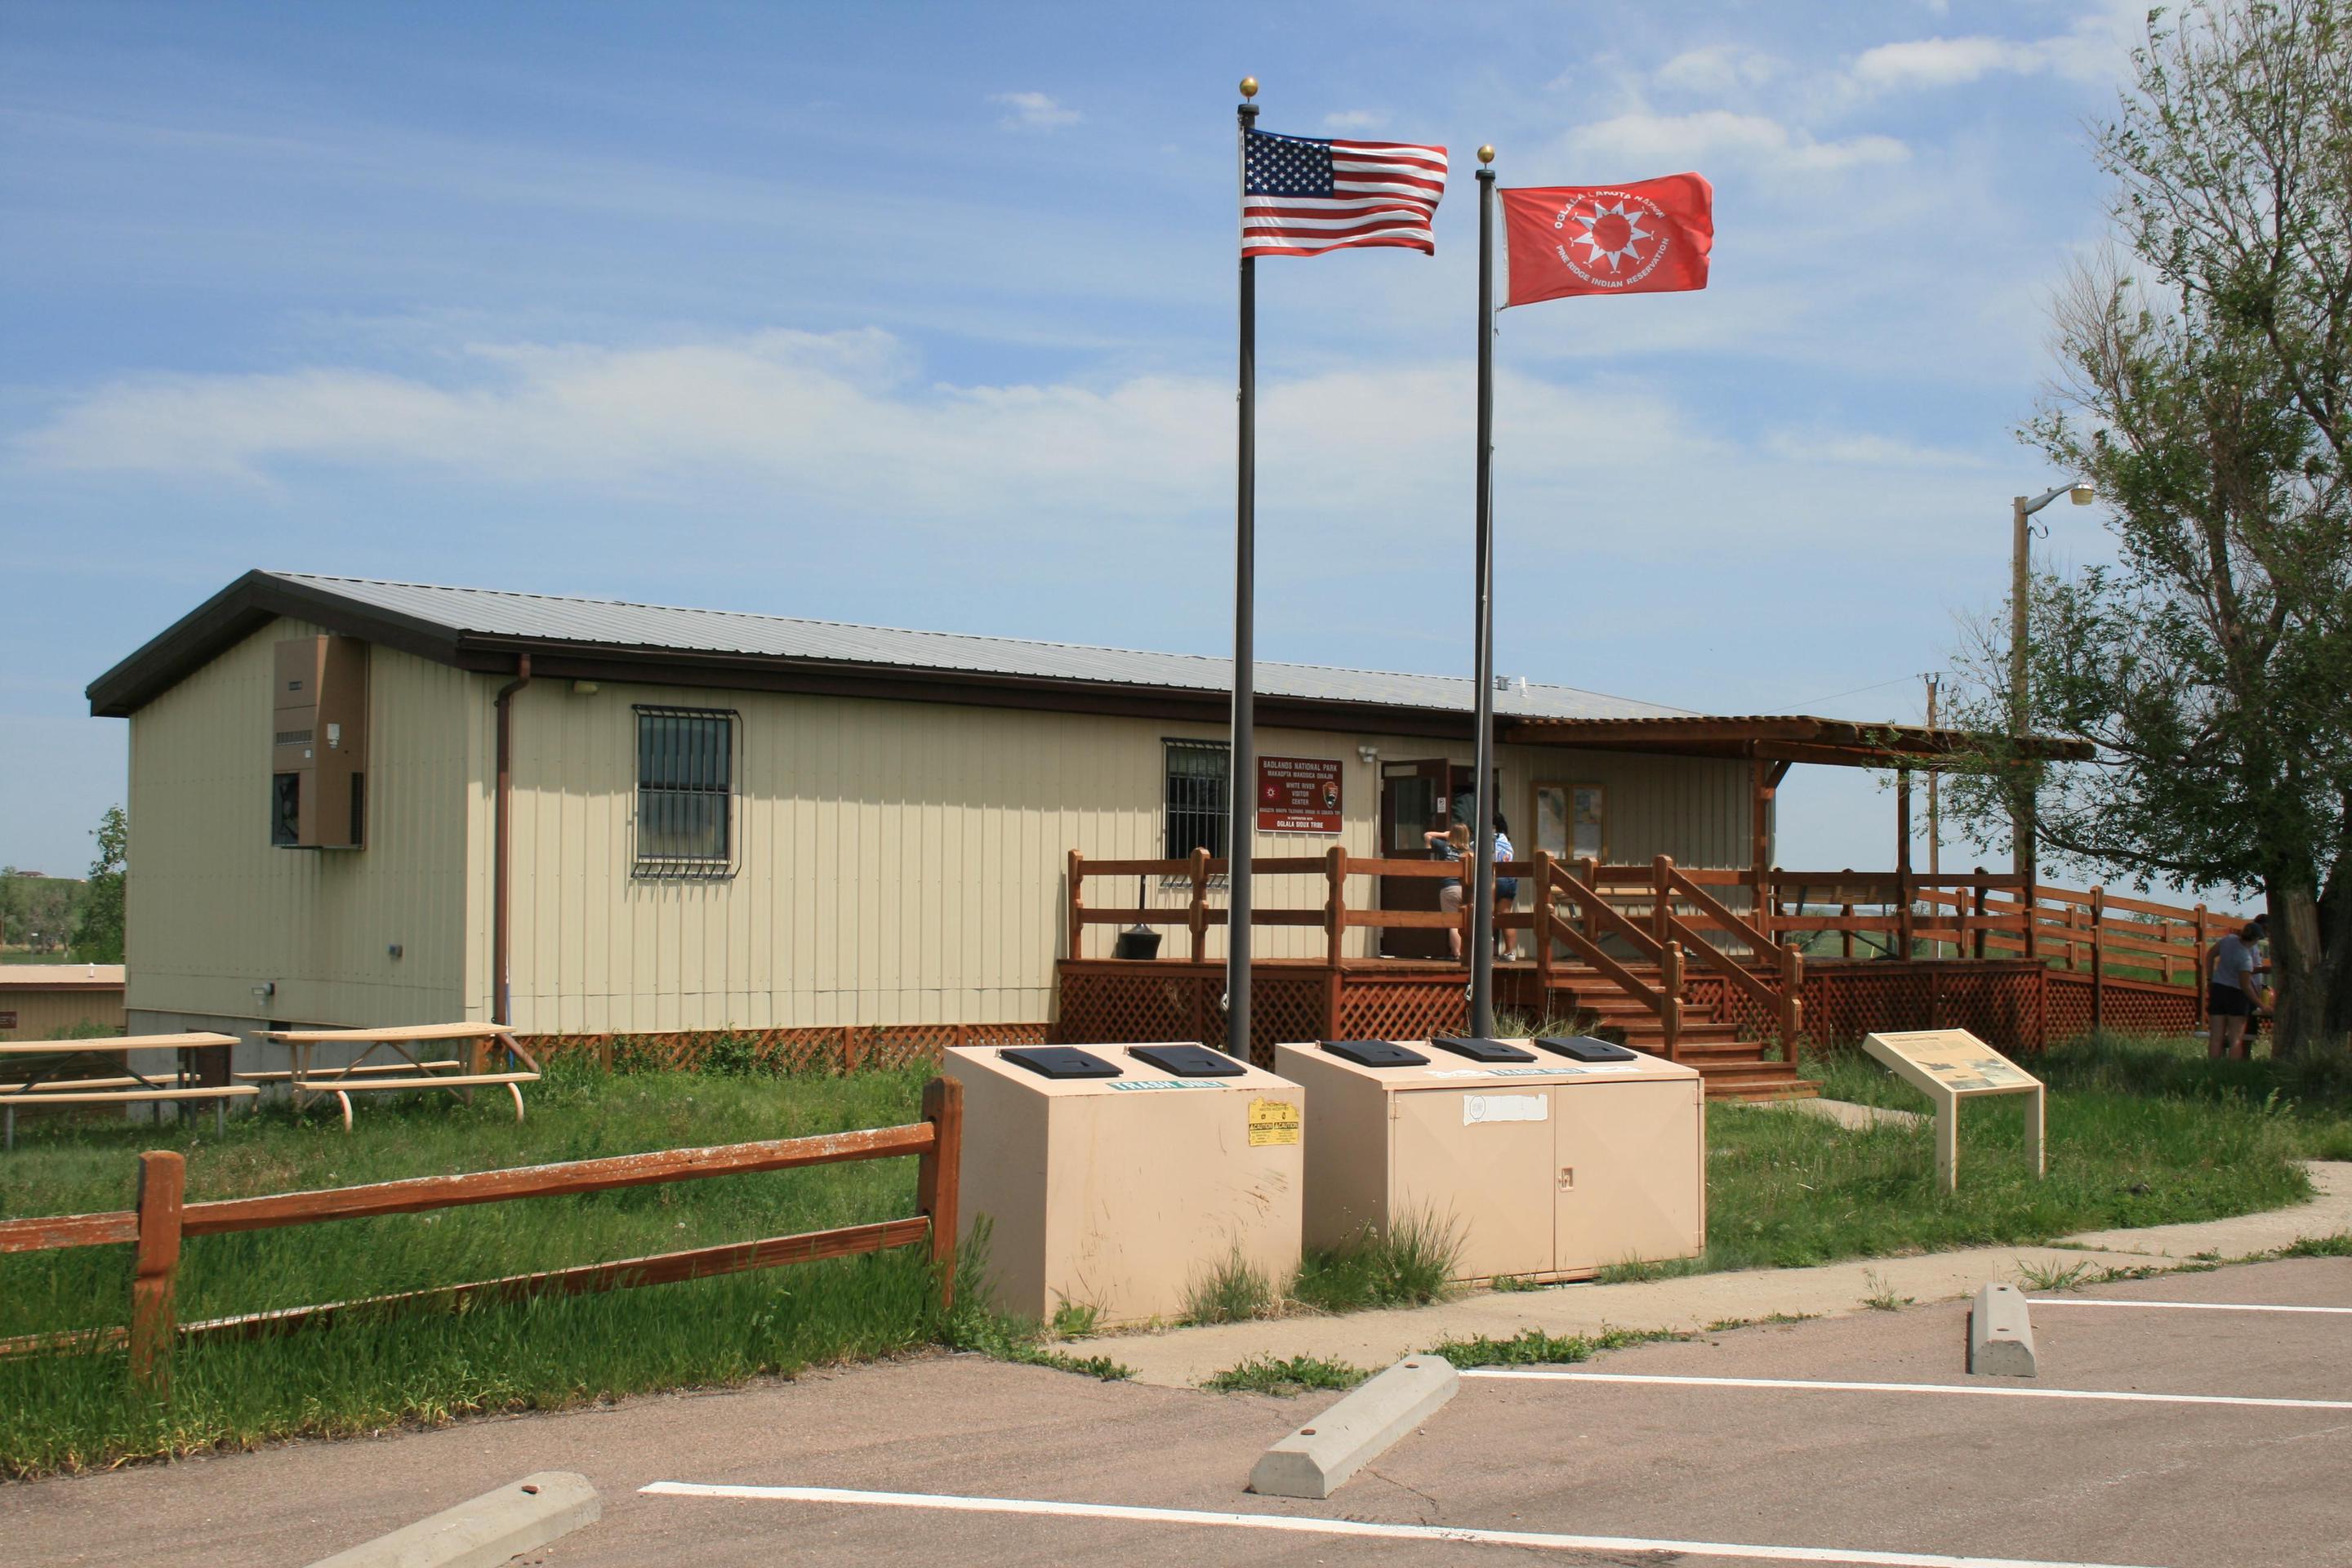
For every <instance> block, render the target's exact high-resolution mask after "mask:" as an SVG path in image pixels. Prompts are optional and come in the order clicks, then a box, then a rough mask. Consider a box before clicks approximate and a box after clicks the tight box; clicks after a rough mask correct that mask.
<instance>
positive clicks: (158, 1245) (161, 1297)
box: [131, 1150, 188, 1399]
mask: <svg viewBox="0 0 2352 1568" xmlns="http://www.w3.org/2000/svg"><path fill="white" fill-rule="evenodd" d="M187 1187H188V1163H187V1162H186V1161H185V1160H184V1159H182V1158H181V1157H180V1156H179V1155H177V1154H174V1153H173V1152H171V1151H169V1150H152V1151H150V1152H147V1153H144V1154H142V1155H140V1156H139V1249H138V1254H137V1257H136V1259H135V1260H134V1262H133V1264H132V1266H131V1382H133V1383H134V1384H138V1385H139V1386H140V1387H141V1388H142V1389H143V1390H145V1391H146V1392H147V1393H148V1394H152V1395H153V1396H154V1397H156V1398H158V1399H167V1398H169V1397H171V1393H172V1342H173V1340H174V1339H175V1338H176V1337H177V1335H178V1332H179V1314H178V1311H177V1310H176V1308H175V1306H174V1304H173V1293H174V1291H175V1290H176V1289H178V1285H179V1272H180V1208H181V1205H182V1204H183V1202H184V1200H185V1198H186V1196H187Z"/></svg>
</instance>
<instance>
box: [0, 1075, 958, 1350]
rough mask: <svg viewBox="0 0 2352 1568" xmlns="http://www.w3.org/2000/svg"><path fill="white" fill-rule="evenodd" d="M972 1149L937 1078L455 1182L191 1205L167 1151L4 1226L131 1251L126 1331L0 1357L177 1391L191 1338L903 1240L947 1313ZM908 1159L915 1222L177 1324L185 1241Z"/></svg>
mask: <svg viewBox="0 0 2352 1568" xmlns="http://www.w3.org/2000/svg"><path fill="white" fill-rule="evenodd" d="M962 1147H963V1086H962V1085H961V1084H960V1083H958V1082H956V1081H955V1080H954V1079H944V1078H942V1079H932V1080H931V1082H930V1083H929V1085H927V1086H926V1087H925V1089H924V1090H923V1119H922V1120H921V1121H915V1122H909V1123H908V1124H907V1125H905V1126H900V1127H876V1128H866V1129H862V1130H859V1131H850V1132H828V1133H824V1134H820V1135H818V1136H816V1137H811V1138H782V1139H774V1140H769V1141H765V1142H751V1143H727V1144H719V1145H716V1146H712V1147H709V1148H699V1149H664V1150H658V1151H656V1152H650V1153H643V1154H618V1155H612V1156H608V1157H605V1158H602V1159H594V1160H572V1161H566V1162H563V1163H559V1164H549V1165H526V1166H521V1167H518V1168H513V1169H508V1170H496V1171H475V1172H470V1173H466V1174H463V1175H455V1176H417V1177H412V1178H409V1179H407V1180H404V1181H394V1182H376V1183H371V1184H367V1185H364V1186H351V1187H330V1188H325V1189H323V1190H320V1191H315V1192H301V1193H279V1194H270V1195H268V1196H261V1197H246V1198H220V1199H214V1200H211V1201H208V1202H203V1203H189V1202H187V1201H186V1184H187V1167H186V1164H185V1163H184V1161H183V1159H182V1158H181V1156H180V1155H178V1154H176V1153H173V1152H170V1151H157V1152H148V1153H144V1154H142V1155H140V1156H139V1193H138V1202H137V1206H136V1207H135V1208H131V1209H123V1210H119V1211H116V1212H113V1213H109V1214H85V1215H40V1216H35V1217H32V1218H27V1219H13V1220H5V1221H0V1253H5V1252H48V1251H57V1250H60V1249H63V1248H67V1247H107V1246H120V1245H121V1244H124V1243H129V1244H131V1247H132V1254H131V1280H130V1286H131V1313H130V1324H129V1327H128V1328H116V1329H82V1330H68V1331H62V1332H57V1333H47V1334H26V1335H20V1336H18V1337H16V1338H15V1339H10V1340H5V1341H0V1355H23V1354H34V1353H40V1352H54V1351H59V1350H68V1349H75V1348H96V1349H113V1348H125V1349H127V1350H128V1351H129V1352H130V1355H129V1360H130V1373H131V1380H132V1381H133V1382H134V1383H135V1384H138V1385H139V1386H141V1387H142V1388H144V1389H147V1390H148V1391H150V1392H151V1393H153V1394H158V1395H165V1394H169V1392H170V1387H171V1364H172V1352H173V1347H174V1346H175V1345H176V1344H178V1343H181V1342H185V1341H188V1340H192V1339H197V1338H204V1337H213V1336H228V1337H245V1338H251V1337H257V1336H259V1335H263V1334H272V1333H287V1332H290V1331H294V1330H296V1329H299V1328H303V1327H306V1326H308V1325H311V1324H317V1323H323V1322H326V1321H331V1319H333V1318H335V1317H337V1316H338V1315H341V1314H346V1313H351V1312H355V1311H360V1310H367V1311H399V1310H444V1311H446V1310H457V1309H459V1308H462V1307H464V1306H465V1305H466V1304H467V1303H468V1302H470V1301H475V1300H509V1301H511V1300H525V1299H528V1298H530V1297H533V1296H545V1295H573V1296H577V1295H587V1294H591V1293H593V1292H596V1291H603V1290H616V1289H628V1288H631V1287H635V1286H639V1285H667V1284H672V1283H675V1282H677V1281H678V1280H683V1279H708V1278H709V1277H711V1276H714V1275H720V1274H739V1273H742V1272H744V1271H746V1270H751V1269H760V1268H780V1267H782V1266H783V1265H786V1264H792V1263H812V1262H815V1261H817V1260H818V1259H820V1258H849V1257H854V1256H856V1255H857V1254H860V1253H866V1252H880V1251H883V1250H885V1249H887V1248H891V1247H929V1252H930V1258H931V1260H932V1263H933V1265H934V1266H935V1268H936V1271H937V1274H938V1279H939V1282H940V1306H941V1310H946V1309H948V1308H949V1307H951V1306H952V1305H953V1303H954V1299H955V1245H956V1229H957V1224H958V1219H957V1169H958V1165H959V1163H960V1162H961V1153H962ZM902 1155H912V1156H914V1157H915V1158H916V1160H917V1161H918V1167H917V1172H918V1173H917V1179H916V1203H915V1213H914V1214H913V1215H909V1216H908V1217H906V1218H903V1219H890V1220H882V1221H878V1222H877V1223H874V1224H869V1225H854V1226H839V1227H837V1228H835V1229H831V1230H817V1231H803V1232H802V1233H800V1234H798V1235H794V1236H778V1237H766V1238H764V1239H761V1240H756V1241H743V1242H731V1243H727V1244H724V1245H721V1246H717V1247H695V1248H692V1249H690V1250H688V1251H682V1252H667V1253H660V1254H656V1255H655V1256H652V1257H646V1258H623V1259H619V1260H616V1261H614V1262H610V1263H591V1264H583V1265H580V1266H577V1267H574V1268H555V1269H549V1270H546V1271H544V1272H541V1273H537V1274H516V1275H509V1276H507V1277H505V1278H503V1279H478V1280H472V1281H469V1282H467V1283H465V1284H460V1285H442V1286H436V1287H434V1288H432V1289H423V1290H411V1291H404V1292H402V1293H400V1294H397V1295H391V1296H374V1297H369V1298H367V1299H365V1300H356V1301H337V1302H329V1303H322V1304H320V1305H317V1306H305V1307H289V1308H282V1309H279V1310H274V1311H268V1312H255V1313H248V1314H246V1315H244V1316H240V1317H233V1318H218V1319H212V1320H209V1321H200V1322H189V1323H184V1322H181V1321H179V1316H178V1311H177V1304H176V1300H175V1298H176V1289H177V1279H178V1274H179V1267H180V1250H181V1244H182V1242H183V1240H184V1238H186V1237H194V1236H217V1235H222V1234H225V1233H226V1232H229V1231H239V1230H272V1229H277V1228H280V1227H283V1226H299V1225H315V1224H320V1223H322V1222H324V1221H328V1220H338V1219H362V1218H371V1217H374V1216H378V1215H396V1214H418V1213H422V1212H425V1211H428V1210H435V1209H445V1208H456V1207H460V1206H463V1205H470V1204H488V1203H503V1202H506V1201H508V1200H509V1199H514V1198H538V1197H557V1196H563V1195H567V1194H582V1193H601V1192H609V1191H611V1190H613V1189H614V1188H617V1187H642V1186H653V1185H658V1184H664V1183H668V1182H690V1181H700V1180H703V1179H705V1178H708V1177H711V1176H740V1175H750V1174H753V1173H758V1172H762V1171H788V1170H794V1169H798V1168H800V1167H803V1166H807V1165H830V1164H839V1163H845V1162H849V1161H856V1160H885V1159H891V1158H895V1157H898V1156H902Z"/></svg>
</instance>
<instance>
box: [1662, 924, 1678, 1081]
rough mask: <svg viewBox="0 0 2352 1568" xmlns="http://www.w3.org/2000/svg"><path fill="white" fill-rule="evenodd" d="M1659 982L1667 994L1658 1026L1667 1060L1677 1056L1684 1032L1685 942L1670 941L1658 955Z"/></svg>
mask: <svg viewBox="0 0 2352 1568" xmlns="http://www.w3.org/2000/svg"><path fill="white" fill-rule="evenodd" d="M1658 984H1659V986H1660V987H1661V988H1662V989H1663V990H1664V992H1665V994H1666V1005H1665V1006H1664V1008H1662V1009H1660V1011H1659V1015H1658V1026H1659V1028H1660V1030H1661V1031H1662V1032H1663V1033H1664V1036H1665V1042H1666V1060H1668V1061H1674V1060H1675V1059H1676V1058H1675V1044H1676V1042H1677V1041H1679V1040H1680V1039H1681V1038H1682V1032H1683V944H1682V943H1680V942H1668V943H1666V945H1665V951H1664V952H1662V953H1660V954H1659V957H1658Z"/></svg>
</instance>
